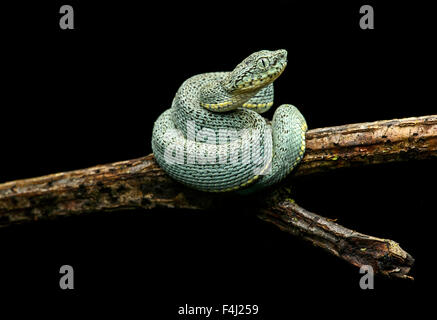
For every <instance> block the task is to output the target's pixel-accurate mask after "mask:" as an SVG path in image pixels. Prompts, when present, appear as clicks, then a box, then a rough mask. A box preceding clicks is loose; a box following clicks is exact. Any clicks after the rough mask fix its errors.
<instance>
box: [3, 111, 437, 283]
mask: <svg viewBox="0 0 437 320" xmlns="http://www.w3.org/2000/svg"><path fill="white" fill-rule="evenodd" d="M306 140H307V149H306V153H305V157H304V158H303V160H302V162H301V164H300V166H299V167H298V169H297V171H296V173H295V174H297V175H307V174H312V173H315V172H321V171H326V170H332V169H337V168H342V167H350V166H359V165H368V164H376V163H386V162H392V161H404V160H408V159H425V158H431V157H436V156H437V115H432V116H425V117H419V118H407V119H401V120H388V121H376V122H371V123H360V124H349V125H344V126H337V127H330V128H322V129H314V130H310V131H308V132H307V135H306ZM273 194H275V193H274V192H273ZM223 197H232V195H222V194H221V195H216V194H205V193H201V192H198V191H195V190H191V189H187V188H185V187H183V186H182V185H180V184H179V183H177V182H175V181H173V180H172V179H170V178H169V177H168V176H167V175H166V174H165V172H163V171H162V170H161V169H160V168H159V167H158V165H157V164H156V162H155V161H154V158H153V155H152V154H150V155H148V156H146V157H142V158H139V159H133V160H127V161H122V162H117V163H111V164H106V165H99V166H95V167H92V168H88V169H82V170H76V171H71V172H63V173H56V174H52V175H48V176H43V177H38V178H32V179H25V180H17V181H12V182H7V183H4V184H0V226H8V225H11V224H14V223H20V222H28V221H34V220H39V219H48V218H55V217H58V216H69V215H76V214H83V213H87V212H96V211H112V210H124V209H134V208H144V209H153V208H155V207H166V208H187V209H208V208H211V207H212V206H214V205H215V204H217V203H220V202H221V201H220V199H223ZM271 199H273V198H270V200H271ZM274 199H276V200H275V201H276V203H272V201H270V200H269V199H265V200H266V201H265V203H272V205H271V206H270V208H267V209H266V208H264V209H261V210H260V218H262V219H263V220H266V221H269V222H272V223H274V224H276V225H278V226H279V227H280V228H281V229H282V230H286V231H289V232H291V233H293V234H295V233H296V230H299V232H301V233H302V232H303V231H305V234H306V235H305V236H304V238H306V239H309V240H311V241H312V242H313V243H316V244H317V245H320V246H322V247H324V248H325V249H327V250H329V251H330V252H331V253H334V254H336V255H338V256H340V257H342V258H343V259H345V260H347V261H349V262H351V263H353V264H355V265H360V264H371V265H373V266H374V268H375V266H377V267H376V268H375V270H378V272H380V273H382V274H386V275H388V274H391V275H394V276H397V277H404V276H405V275H406V274H407V273H408V270H409V266H411V264H412V258H411V256H409V255H408V254H407V255H405V254H406V253H405V252H404V251H403V250H402V249H400V248H399V246H398V245H397V244H396V243H395V242H393V241H391V240H384V239H378V238H374V237H370V236H365V235H362V234H359V233H351V232H352V231H350V230H347V229H345V228H343V227H340V226H338V225H336V224H335V223H333V222H331V221H329V220H327V219H324V218H322V217H319V216H316V215H314V214H311V213H309V212H307V211H305V210H304V209H302V208H299V207H298V206H297V205H292V206H290V205H289V204H288V203H285V202H284V201H282V200H283V199H282V198H281V199H278V198H277V197H276V195H275V196H274ZM279 213H280V214H279ZM303 213H305V214H303ZM287 217H288V218H287ZM290 217H291V220H290ZM279 218H280V219H279ZM284 219H285V220H284ZM294 219H297V222H300V223H296V224H294V223H293V221H294ZM308 219H312V220H313V222H312V223H308V221H309V220H308ZM316 220H317V221H316ZM284 221H285V222H284ZM287 221H288V222H287ZM290 221H291V222H290ZM322 221H323V224H324V226H322V225H320V226H318V225H317V223H321V222H322ZM315 222H317V223H316V224H314V223H315ZM284 223H285V224H284ZM287 223H288V225H287ZM315 226H318V227H317V228H319V229H320V228H321V229H324V230H325V231H326V233H324V234H323V235H324V236H323V237H321V236H320V234H318V233H317V232H315V229H314V228H315ZM296 228H297V229H296ZM326 228H328V229H326ZM339 228H340V229H341V230H342V231H343V233H341V232H340V233H338V232H337V231H338V230H340V229H339ZM328 230H331V231H329V232H328ZM333 234H335V235H336V236H337V237H338V239H339V240H338V239H337V240H338V241H337V240H335V237H334V238H332V235H333ZM351 237H352V238H351ZM329 239H334V240H335V241H333V242H330V241H329ZM337 242H339V243H341V245H340V244H339V243H337ZM359 243H360V244H361V245H362V247H360V248H358V244H359ZM382 244H384V245H382ZM363 248H369V249H366V251H363V250H361V249H363ZM384 248H386V249H384ZM399 250H400V251H399ZM363 252H365V254H364V253H363ZM396 252H398V253H399V252H401V253H400V254H398V253H396ZM370 253H372V254H370ZM404 253H405V254H404ZM386 255H389V256H391V257H395V256H396V257H407V258H402V259H404V262H405V263H406V264H407V267H405V266H403V265H402V263H399V261H398V260H399V259H398V260H396V259H395V260H396V261H397V262H396V263H393V266H394V267H393V268H390V267H388V269H387V266H385V265H383V266H378V263H379V262H378V261H380V260H378V259H379V258H380V257H381V256H386ZM410 258H411V259H410ZM401 262H402V261H401ZM397 268H399V269H400V270H401V271H399V272H392V271H390V272H388V271H387V270H396V269H397ZM386 271H387V272H386Z"/></svg>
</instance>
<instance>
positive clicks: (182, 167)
mask: <svg viewBox="0 0 437 320" xmlns="http://www.w3.org/2000/svg"><path fill="white" fill-rule="evenodd" d="M286 64H287V51H285V50H276V51H267V50H262V51H259V52H255V53H253V54H251V55H250V56H249V57H247V58H246V59H244V60H243V61H242V62H241V63H240V64H239V65H238V66H237V67H236V68H235V69H234V70H233V71H232V72H216V73H204V74H199V75H195V76H193V77H191V78H189V79H188V80H186V81H185V82H184V83H183V84H182V86H181V87H180V88H179V90H178V91H177V93H176V96H175V97H174V99H173V103H172V106H171V108H170V109H168V110H166V111H165V112H164V113H162V114H161V115H160V116H159V118H158V119H157V120H156V122H155V124H154V128H153V134H152V149H153V152H154V154H155V158H156V161H157V162H158V164H159V165H160V166H161V168H163V169H164V170H165V171H166V172H167V173H168V174H169V175H170V176H171V177H172V178H174V179H175V180H177V181H179V182H181V183H183V184H185V185H187V186H189V187H192V188H194V189H198V190H202V191H209V192H225V191H234V190H241V191H242V192H243V193H244V192H252V191H255V190H258V189H260V188H264V187H267V186H270V185H272V184H274V183H277V182H279V181H280V180H282V179H283V178H284V177H285V176H286V175H287V174H288V173H289V172H290V171H291V170H292V169H293V168H295V167H296V165H297V164H298V163H299V161H300V160H301V159H302V157H303V154H304V151H305V132H306V130H307V124H306V122H305V119H304V117H303V116H302V115H301V113H300V112H299V110H298V109H297V108H296V107H294V106H292V105H289V104H283V105H281V106H280V107H278V108H277V110H276V111H275V113H274V115H273V120H272V121H271V123H270V122H269V121H268V120H266V119H265V118H263V117H262V116H261V115H260V113H263V112H266V111H267V110H269V109H270V107H271V106H272V105H273V81H274V80H276V78H278V77H279V76H280V75H281V73H282V72H283V71H284V69H285V66H286Z"/></svg>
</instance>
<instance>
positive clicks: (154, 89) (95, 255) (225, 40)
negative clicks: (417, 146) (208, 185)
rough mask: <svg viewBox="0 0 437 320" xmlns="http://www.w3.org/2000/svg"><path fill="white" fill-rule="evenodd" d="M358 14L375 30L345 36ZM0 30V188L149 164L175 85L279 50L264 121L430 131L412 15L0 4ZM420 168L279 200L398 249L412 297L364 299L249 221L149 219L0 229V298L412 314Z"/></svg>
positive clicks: (325, 261) (98, 307)
mask: <svg viewBox="0 0 437 320" xmlns="http://www.w3.org/2000/svg"><path fill="white" fill-rule="evenodd" d="M62 4H70V5H72V6H73V8H74V10H75V30H61V29H60V28H59V24H58V23H59V18H60V16H61V15H60V14H59V8H60V6H61V5H62ZM364 4H372V5H373V7H374V10H375V30H361V29H360V27H359V19H360V14H359V8H360V7H361V5H364ZM1 16H2V19H1V21H2V24H4V25H2V34H3V36H2V38H3V40H2V46H1V50H2V53H3V58H2V62H3V63H2V78H3V80H4V81H2V82H3V84H2V90H1V114H2V116H1V120H2V121H1V123H2V124H1V128H0V130H1V131H0V137H1V141H2V143H1V152H2V154H1V160H0V161H1V166H0V182H5V181H9V180H14V179H20V178H28V177H33V176H39V175H44V174H49V173H53V172H59V171H67V170H74V169H79V168H84V167H87V166H93V165H96V164H101V163H108V162H113V161H119V160H126V159H131V158H135V157H141V156H143V155H146V154H149V153H150V152H151V147H150V138H151V130H152V125H153V122H154V120H155V119H156V118H157V117H158V115H159V114H160V113H161V112H163V111H164V110H165V109H167V108H168V107H169V106H170V103H171V100H172V98H173V95H174V94H175V92H176V90H177V88H178V87H179V85H180V84H181V83H182V82H183V81H184V80H185V79H186V78H188V77H190V76H192V75H194V74H198V73H202V72H209V71H222V70H223V71H225V70H230V69H232V68H233V67H234V66H235V65H236V64H237V63H239V62H240V61H241V60H242V59H243V58H245V57H246V56H247V55H249V54H250V53H252V52H254V51H257V50H261V49H272V50H273V49H280V48H284V49H287V50H288V57H289V58H288V60H289V62H288V67H287V69H286V72H284V74H283V75H282V76H281V77H280V78H279V79H278V80H277V81H276V82H275V84H276V86H275V88H276V92H275V94H276V95H275V103H276V105H278V104H281V103H291V104H294V105H296V106H298V107H299V109H300V110H301V112H302V113H303V114H304V115H305V117H306V119H307V122H308V125H309V127H310V129H311V128H317V127H325V126H333V125H341V124H346V123H353V122H366V121H374V120H382V119H392V118H402V117H410V116H421V115H427V114H435V113H436V107H435V103H434V100H431V90H432V89H434V88H435V80H434V79H433V78H432V76H433V74H434V73H433V71H432V69H433V68H434V67H435V66H434V59H433V58H434V57H435V49H434V48H433V42H435V31H434V29H433V28H434V27H435V26H434V24H433V21H432V18H433V16H432V10H431V8H429V7H428V6H427V5H425V2H424V1H423V2H418V1H415V2H405V3H403V2H399V1H384V3H378V4H376V3H374V2H369V1H355V2H353V1H344V2H339V1H336V2H335V3H334V2H333V1H330V2H329V3H327V2H326V1H305V2H304V1H264V2H253V1H250V2H238V3H235V2H230V1H229V2H228V1H220V2H199V3H194V2H193V3H189V2H178V3H172V2H165V1H161V2H159V3H147V2H145V1H144V2H141V3H140V2H138V3H137V2H134V1H129V2H128V1H123V2H121V1H119V2H115V1H114V2H108V1H88V2H85V1H68V2H62V3H61V2H55V1H52V2H44V3H43V2H41V3H38V4H36V3H34V2H30V1H28V3H27V2H24V1H21V2H20V3H19V4H15V5H5V4H2V7H1ZM266 116H267V117H271V116H272V111H270V112H269V113H268V114H267V115H266ZM436 164H437V163H436V161H435V160H433V161H420V162H418V161H417V162H416V161H411V162H408V163H399V164H390V165H378V166H372V167H366V168H360V169H347V170H337V171H335V172H332V173H328V174H319V175H315V176H310V177H304V178H300V179H295V182H294V184H293V189H294V191H295V199H296V201H297V202H298V203H299V204H300V205H301V206H303V207H305V208H306V209H308V210H310V211H314V212H317V213H319V214H321V215H323V216H326V217H330V218H337V219H338V222H339V223H341V224H343V225H344V226H347V227H350V228H353V229H355V230H358V231H360V232H363V233H367V234H371V235H375V236H380V237H383V238H390V239H393V240H395V241H397V242H399V243H400V244H401V246H402V248H404V249H405V250H407V251H408V252H410V253H411V254H412V255H413V256H414V257H415V258H416V264H415V268H414V270H413V272H412V274H413V275H414V276H415V278H416V280H415V281H414V282H408V281H399V280H387V279H385V278H381V277H377V278H376V279H375V289H374V290H366V291H363V290H361V289H360V287H359V279H360V277H361V275H360V274H359V272H358V269H356V268H355V267H352V266H349V265H347V264H346V263H344V262H343V261H340V260H339V259H337V258H335V257H332V256H330V255H329V254H327V253H325V252H324V251H322V250H321V249H319V248H315V247H312V246H311V245H309V244H308V243H305V242H303V241H301V240H299V239H297V238H294V237H292V236H291V235H288V234H283V233H282V232H280V231H279V230H277V229H276V228H275V227H274V226H271V225H268V224H265V223H263V222H261V221H258V220H257V218H256V217H254V216H253V214H251V213H250V212H239V211H238V212H237V211H235V212H232V210H222V209H217V210H216V211H213V212H208V213H205V212H197V213H193V212H189V211H177V210H155V211H154V212H141V211H138V212H114V213H95V214H90V215H87V216H82V217H72V218H64V219H60V220H58V221H42V222H37V223H33V224H31V225H30V224H29V225H20V226H13V227H10V228H7V229H1V230H0V244H1V248H2V249H1V252H2V253H1V258H0V259H1V260H0V261H1V267H0V268H1V269H0V290H1V291H2V293H6V294H7V295H9V296H13V293H18V294H19V296H20V297H21V299H20V300H18V301H22V300H24V298H23V297H26V299H27V297H28V298H29V300H26V301H40V300H41V302H38V304H39V305H40V306H42V308H43V309H44V310H45V311H46V312H49V310H52V308H53V307H54V306H55V305H56V306H58V307H60V308H63V310H69V312H68V314H69V313H70V312H71V311H72V310H76V312H78V314H79V313H80V312H81V310H82V309H81V307H82V306H84V305H87V306H91V307H93V310H94V312H95V314H101V313H102V312H104V313H106V312H108V313H111V314H112V313H114V312H116V311H118V312H120V314H123V315H125V316H127V318H131V317H130V316H129V315H131V314H132V315H133V313H136V312H141V313H142V314H143V316H144V317H148V316H151V315H152V314H153V315H154V317H158V316H159V317H160V318H161V317H162V318H170V317H174V318H177V317H176V311H177V306H179V305H184V304H185V303H188V304H194V305H220V304H245V303H248V304H258V305H260V308H261V313H262V315H261V317H259V318H260V319H278V318H282V317H293V316H296V313H297V312H298V311H299V312H303V313H304V314H306V315H307V316H311V315H313V314H325V315H328V314H334V313H337V312H339V314H338V315H337V316H339V317H343V316H347V317H349V316H351V314H355V315H356V314H358V315H363V316H366V317H369V316H375V315H376V314H379V315H387V316H389V315H391V314H392V311H391V310H393V308H399V310H401V312H402V313H405V312H407V311H408V310H416V312H417V310H425V309H424V307H427V306H429V305H428V302H427V300H426V297H427V295H426V294H425V291H424V290H425V289H426V288H427V287H431V284H430V281H431V280H432V278H433V270H432V268H433V266H432V263H431V262H430V261H429V259H430V258H429V257H431V256H432V255H433V253H432V235H433V232H432V228H433V226H432V221H430V219H433V218H434V215H435V214H436V213H437V212H436V209H435V195H436V191H435V190H436V178H437V174H436V170H435V167H436ZM64 264H69V265H72V266H73V267H74V270H75V287H76V288H75V290H73V291H62V290H61V289H59V286H58V281H59V277H60V275H59V268H60V266H61V265H64ZM428 297H431V296H428ZM418 303H419V304H418ZM339 310H343V311H339ZM377 310H379V311H377ZM65 314H67V313H65ZM279 315H280V316H281V317H280V316H279Z"/></svg>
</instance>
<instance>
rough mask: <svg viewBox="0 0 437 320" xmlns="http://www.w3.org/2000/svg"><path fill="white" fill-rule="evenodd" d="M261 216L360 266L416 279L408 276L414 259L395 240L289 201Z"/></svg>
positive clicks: (392, 275)
mask: <svg viewBox="0 0 437 320" xmlns="http://www.w3.org/2000/svg"><path fill="white" fill-rule="evenodd" d="M258 217H259V218H260V219H262V220H264V221H267V222H270V223H273V224H274V225H276V226H278V227H279V229H281V230H282V231H286V232H288V233H291V234H293V235H295V236H298V237H300V238H303V239H305V240H307V241H310V242H312V243H313V244H314V245H316V246H318V247H321V248H323V249H325V250H327V251H328V252H330V253H332V254H334V255H336V256H337V257H339V258H341V259H343V260H345V261H347V262H349V263H350V264H353V265H355V266H357V267H361V266H363V265H370V266H372V267H373V270H374V272H375V273H378V274H382V275H384V276H388V277H393V278H401V279H410V280H413V277H411V276H409V275H408V273H409V272H410V269H411V267H412V266H413V263H414V259H413V257H412V256H411V255H410V254H409V253H408V252H406V251H404V250H403V249H402V248H401V247H400V246H399V244H398V243H397V242H394V241H393V240H389V239H381V238H377V237H372V236H368V235H365V234H362V233H359V232H356V231H353V230H350V229H347V228H345V227H342V226H341V225H339V224H337V223H335V222H333V221H332V220H330V219H327V218H324V217H321V216H319V215H317V214H315V213H312V212H309V211H307V210H305V209H303V208H301V207H299V206H298V205H297V204H295V203H294V202H293V201H290V200H287V199H285V200H282V201H280V202H278V203H277V204H276V205H273V206H271V207H269V208H267V209H261V210H260V212H259V214H258Z"/></svg>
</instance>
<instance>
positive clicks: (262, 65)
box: [257, 58, 269, 70]
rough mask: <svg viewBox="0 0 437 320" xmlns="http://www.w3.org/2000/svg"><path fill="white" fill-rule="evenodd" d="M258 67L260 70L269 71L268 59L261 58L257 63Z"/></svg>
mask: <svg viewBox="0 0 437 320" xmlns="http://www.w3.org/2000/svg"><path fill="white" fill-rule="evenodd" d="M257 66H258V68H260V69H263V70H264V69H267V68H268V67H269V60H268V59H267V58H261V59H259V60H258V62H257Z"/></svg>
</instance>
